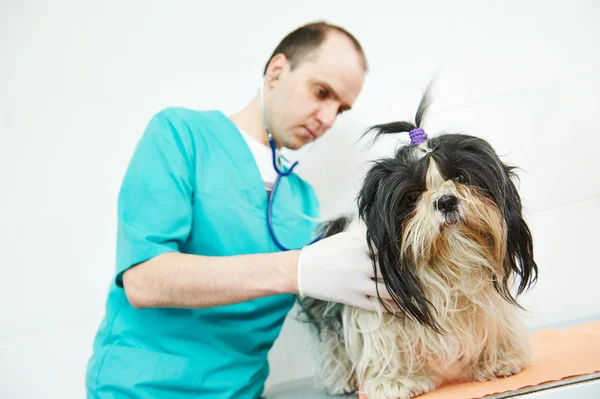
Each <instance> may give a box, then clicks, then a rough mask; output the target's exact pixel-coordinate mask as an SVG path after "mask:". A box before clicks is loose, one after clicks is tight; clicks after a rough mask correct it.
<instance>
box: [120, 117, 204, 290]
mask: <svg viewBox="0 0 600 399" xmlns="http://www.w3.org/2000/svg"><path fill="white" fill-rule="evenodd" d="M179 119H180V118H179ZM193 148H194V146H193V136H192V134H191V133H190V131H189V129H187V128H186V124H185V123H183V122H182V121H181V120H178V118H177V114H176V112H175V111H171V112H169V111H168V110H163V111H161V112H159V113H158V114H156V115H155V116H154V117H153V118H152V120H151V121H150V123H149V124H148V126H147V127H146V129H145V131H144V134H143V135H142V137H141V139H140V141H139V142H138V144H137V146H136V148H135V151H134V153H133V156H132V158H131V160H130V163H129V165H128V167H127V170H126V172H125V176H124V178H123V182H122V185H121V189H120V192H119V199H118V226H117V275H116V280H115V282H116V284H117V286H119V287H121V288H122V287H123V280H122V274H123V273H124V272H125V271H126V270H127V269H129V268H130V267H132V266H134V265H136V264H138V263H141V262H144V261H146V260H148V259H150V258H153V257H155V256H157V255H160V254H162V253H165V252H179V251H180V249H181V246H182V245H183V244H184V243H185V241H186V239H187V237H188V235H189V233H190V230H191V228H192V196H193V187H194V183H193V176H194V161H193V159H194V152H193Z"/></svg>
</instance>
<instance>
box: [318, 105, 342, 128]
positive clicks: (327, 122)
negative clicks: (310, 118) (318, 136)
mask: <svg viewBox="0 0 600 399" xmlns="http://www.w3.org/2000/svg"><path fill="white" fill-rule="evenodd" d="M337 115H338V108H337V106H335V105H330V106H329V105H328V106H325V107H323V108H321V109H320V110H319V113H318V114H317V119H319V122H320V123H321V125H322V126H323V127H324V128H325V129H324V130H327V129H329V128H331V127H332V126H333V123H334V122H335V118H337Z"/></svg>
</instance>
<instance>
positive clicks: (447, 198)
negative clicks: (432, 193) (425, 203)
mask: <svg viewBox="0 0 600 399" xmlns="http://www.w3.org/2000/svg"><path fill="white" fill-rule="evenodd" d="M433 206H434V208H435V209H436V210H438V211H440V212H442V213H451V212H456V211H457V210H458V198H456V197H455V196H454V195H442V196H441V197H440V198H438V199H437V201H435V203H434V204H433Z"/></svg>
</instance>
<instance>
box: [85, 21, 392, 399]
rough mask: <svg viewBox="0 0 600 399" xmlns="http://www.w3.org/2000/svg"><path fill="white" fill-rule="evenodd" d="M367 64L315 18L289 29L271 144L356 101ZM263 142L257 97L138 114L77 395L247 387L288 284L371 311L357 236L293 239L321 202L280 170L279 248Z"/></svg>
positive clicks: (297, 138) (270, 100) (215, 392)
mask: <svg viewBox="0 0 600 399" xmlns="http://www.w3.org/2000/svg"><path fill="white" fill-rule="evenodd" d="M366 69H367V67H366V60H365V56H364V54H363V51H362V49H361V47H360V45H359V43H358V42H357V41H356V40H355V39H354V38H353V37H352V36H351V35H350V34H349V33H348V32H346V31H345V30H343V29H341V28H338V27H335V26H332V25H329V24H326V23H315V24H309V25H306V26H303V27H300V28H298V29H296V30H295V31H294V32H291V33H290V34H289V35H288V36H286V38H284V40H283V41H282V42H281V43H280V44H279V46H278V47H277V48H276V50H275V51H274V53H273V55H272V57H271V58H270V59H269V62H268V64H267V66H266V68H265V71H264V72H265V76H266V78H265V81H264V86H263V87H264V104H265V109H266V111H267V113H266V115H267V122H268V125H269V127H270V130H271V132H272V134H273V137H274V139H275V142H276V144H277V147H278V148H282V147H287V148H291V149H298V148H301V147H302V146H303V145H305V144H306V143H309V142H311V141H314V140H316V139H317V138H319V137H320V136H322V135H323V134H324V133H325V132H326V131H327V130H328V129H329V128H330V127H331V126H332V125H333V123H334V121H335V119H336V116H337V115H338V114H339V113H341V112H343V111H346V110H348V109H350V107H351V106H352V104H353V103H354V102H355V100H356V98H357V96H358V94H359V92H360V91H361V89H362V85H363V80H364V75H365V73H366ZM265 149H266V150H269V147H268V141H267V135H266V130H265V124H264V121H263V116H262V109H261V105H260V100H259V96H258V95H257V97H256V98H255V99H254V100H253V101H252V102H251V103H250V104H248V105H247V106H246V107H245V108H243V109H242V110H241V111H239V112H238V113H236V114H234V115H232V116H226V115H224V114H223V113H221V112H220V111H218V110H206V111H197V110H191V109H186V108H167V109H164V110H162V111H160V112H158V113H157V114H156V115H154V117H153V118H152V119H151V120H150V122H149V124H148V125H147V127H146V129H145V131H144V133H143V135H142V137H141V138H140V141H139V143H138V145H137V147H136V148H135V151H134V154H133V156H132V158H131V160H130V163H129V165H128V168H127V171H126V173H125V176H124V179H123V182H122V186H121V190H120V193H119V198H118V232H117V238H118V241H117V258H116V264H117V265H116V274H115V278H114V281H113V282H112V284H111V286H110V289H109V294H108V299H107V303H106V314H105V317H104V319H103V321H102V323H101V325H100V327H99V329H98V332H97V335H96V337H95V340H94V343H93V355H92V357H91V359H90V360H89V364H88V369H87V376H86V386H87V395H88V398H164V399H184V398H196V399H199V398H210V399H219V398H258V397H260V395H261V393H262V391H263V388H264V382H265V380H266V378H267V376H268V373H269V365H268V362H267V354H268V351H269V349H270V348H271V346H272V344H273V342H274V340H275V339H276V338H277V336H278V334H279V332H280V329H281V326H282V324H283V321H284V318H285V316H286V314H287V312H288V311H289V310H290V308H291V307H292V305H293V303H294V297H295V295H297V294H301V295H307V296H312V297H315V298H319V299H325V300H332V301H336V302H341V303H346V304H350V305H354V306H359V307H363V308H365V309H369V310H373V309H374V307H375V303H374V301H376V300H377V299H373V298H374V297H376V296H377V287H376V284H379V291H380V293H385V294H387V291H386V290H385V289H384V288H383V287H382V285H381V284H380V283H375V282H374V281H373V280H372V276H373V274H372V265H371V261H370V259H369V258H368V256H367V254H366V251H365V244H364V242H362V239H361V237H360V236H359V235H357V234H352V233H341V234H338V235H335V236H332V237H328V238H326V239H323V240H320V241H318V242H317V243H315V244H312V245H306V244H307V243H309V242H310V241H311V239H312V238H313V236H314V229H315V223H314V220H315V219H316V218H317V217H318V210H319V206H318V202H317V199H316V196H315V193H314V191H313V189H312V188H311V186H310V185H309V184H308V183H306V182H305V181H303V180H302V179H301V178H299V177H298V176H297V175H295V174H292V175H290V176H289V177H285V178H283V179H282V180H281V183H280V185H279V188H278V190H277V196H276V200H275V203H274V208H273V229H274V230H275V232H276V234H277V237H278V239H279V240H280V241H282V242H283V243H284V244H285V245H286V246H288V247H290V248H302V249H301V250H296V249H294V250H289V251H280V250H279V249H278V247H277V246H276V245H275V244H274V242H273V240H272V238H271V236H270V235H269V230H268V228H267V222H266V207H267V191H268V190H269V186H268V184H267V183H268V181H269V176H268V175H269V173H270V171H272V168H271V169H268V168H267V169H265V167H264V165H265V164H268V162H270V158H267V157H266V156H263V155H261V154H264V150H265ZM268 154H270V150H269V151H268V152H267V155H268ZM265 159H266V161H265ZM261 165H262V166H263V167H262V168H261ZM382 297H384V295H382ZM385 297H387V298H389V296H387V295H386V296H385Z"/></svg>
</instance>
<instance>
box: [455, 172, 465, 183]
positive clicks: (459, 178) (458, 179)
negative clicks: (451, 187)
mask: <svg viewBox="0 0 600 399" xmlns="http://www.w3.org/2000/svg"><path fill="white" fill-rule="evenodd" d="M454 181H455V182H457V183H460V184H465V183H466V182H467V179H466V178H465V177H464V176H463V175H461V174H459V175H456V176H454Z"/></svg>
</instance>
